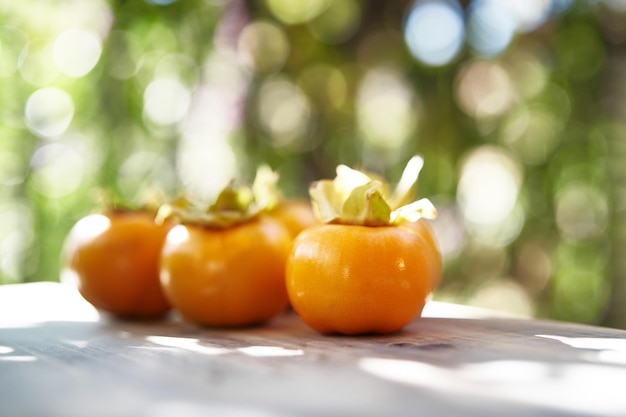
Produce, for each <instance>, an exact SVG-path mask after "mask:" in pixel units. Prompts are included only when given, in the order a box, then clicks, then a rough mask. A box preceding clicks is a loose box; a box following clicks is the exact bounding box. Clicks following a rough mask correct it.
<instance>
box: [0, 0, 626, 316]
mask: <svg viewBox="0 0 626 417" xmlns="http://www.w3.org/2000/svg"><path fill="white" fill-rule="evenodd" d="M0 9H2V16H3V20H2V23H0V100H1V101H2V104H3V105H2V106H0V216H2V217H1V218H2V222H0V284H1V283H7V282H26V281H36V280H42V279H50V280H56V279H58V275H59V274H58V271H59V270H60V264H59V259H60V258H59V253H58V251H59V248H60V247H61V243H62V241H63V240H64V238H65V234H66V233H67V231H68V230H69V229H70V227H71V226H72V224H73V223H74V222H75V221H76V220H78V219H79V218H81V217H83V216H84V215H85V214H86V213H89V212H92V211H94V209H96V208H98V204H99V203H98V202H97V201H96V200H95V199H94V195H98V193H97V192H95V191H96V190H101V189H104V190H106V193H107V194H108V195H109V196H110V197H111V199H112V200H113V201H115V202H116V203H120V204H122V205H125V204H127V205H130V206H136V205H137V204H140V199H141V198H142V196H143V195H145V192H146V190H148V189H159V191H161V192H162V193H163V194H164V195H165V198H169V197H173V196H176V195H179V194H180V193H189V194H190V196H191V197H192V198H194V199H198V200H201V201H203V202H211V201H213V199H214V198H215V197H216V196H217V194H218V193H219V192H220V191H221V189H222V188H223V187H224V186H225V185H226V184H228V183H229V182H230V181H231V180H233V179H234V178H243V179H248V178H250V177H251V175H253V173H254V171H255V169H256V167H257V166H258V165H259V164H261V163H267V164H269V165H270V166H271V167H272V168H274V169H277V170H278V171H279V173H280V181H279V186H280V188H281V191H282V192H283V193H284V195H285V196H286V197H299V198H306V197H307V188H308V186H309V184H310V183H311V182H312V181H315V180H318V179H321V178H329V177H332V175H333V174H334V169H335V167H336V165H338V164H347V165H350V166H355V167H364V168H366V169H368V170H371V171H372V172H377V173H380V174H381V175H385V176H387V177H388V178H389V179H391V180H393V179H394V178H399V177H400V175H401V170H402V167H403V166H404V164H405V163H406V161H407V160H408V159H409V158H410V156H411V155H415V154H420V155H422V156H424V159H425V165H424V170H423V172H422V174H421V175H420V180H419V186H418V189H417V191H416V195H415V197H416V198H421V197H428V198H430V199H431V200H432V201H433V202H434V204H435V205H436V207H437V208H438V212H439V217H438V218H437V219H434V220H432V221H430V224H431V225H432V226H433V230H434V232H435V234H436V236H437V239H438V244H439V247H440V249H441V252H442V254H443V260H444V265H443V279H442V281H441V285H440V287H439V288H438V289H437V291H435V293H434V297H435V299H440V300H444V301H454V302H462V303H470V304H474V305H480V306H483V307H491V308H497V309H504V310H507V311H513V312H517V313H522V314H531V315H536V316H541V317H548V318H559V319H565V320H574V321H581V322H590V323H596V324H597V323H599V324H606V325H610V326H613V327H621V328H626V307H624V306H626V279H625V278H624V277H626V261H624V260H623V259H622V257H620V254H621V253H622V252H623V251H624V250H626V228H624V227H623V226H622V225H623V224H626V214H625V213H626V210H624V207H626V203H625V202H626V169H624V160H625V159H626V146H625V145H624V137H626V126H625V124H624V120H626V105H625V104H624V103H625V102H624V100H623V97H624V95H625V94H626V59H625V58H624V54H623V51H622V49H623V45H624V42H626V29H625V28H626V13H625V11H626V2H624V1H622V0H597V1H582V2H573V1H571V0H529V1H513V0H503V1H497V0H466V1H460V0H410V1H406V2H380V1H374V0H304V1H298V2H292V1H287V0H263V1H259V2H245V1H235V2H232V1H225V0H208V1H200V2H183V1H175V0H163V1H161V0H158V1H152V0H149V1H148V0H145V1H139V2H107V1H106V0H72V1H65V2H55V1H52V0H40V1H36V2H18V1H14V2H10V1H5V2H3V4H2V6H0ZM503 300H505V301H507V302H504V301H503Z"/></svg>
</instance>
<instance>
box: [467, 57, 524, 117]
mask: <svg viewBox="0 0 626 417" xmlns="http://www.w3.org/2000/svg"><path fill="white" fill-rule="evenodd" d="M457 83H458V88H457V90H456V91H457V101H458V103H459V106H460V107H461V108H462V109H463V110H464V111H465V112H466V113H467V114H469V115H471V116H473V117H476V118H485V117H494V116H499V115H502V114H504V113H505V112H507V111H508V110H509V109H510V108H511V106H512V105H513V104H514V102H515V99H516V95H515V91H514V90H513V84H512V83H511V79H510V78H509V75H508V73H507V72H506V71H505V70H504V68H502V66H501V65H499V64H498V63H497V62H491V61H471V62H469V63H468V64H467V65H466V66H465V67H464V68H462V70H461V72H460V74H459V76H458V80H457Z"/></svg>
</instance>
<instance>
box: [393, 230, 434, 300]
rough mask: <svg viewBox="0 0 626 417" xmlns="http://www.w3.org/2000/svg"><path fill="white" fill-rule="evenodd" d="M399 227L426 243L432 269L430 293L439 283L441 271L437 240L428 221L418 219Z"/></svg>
mask: <svg viewBox="0 0 626 417" xmlns="http://www.w3.org/2000/svg"><path fill="white" fill-rule="evenodd" d="M401 227H404V228H407V229H409V230H411V231H412V232H414V233H417V234H418V235H420V236H421V237H422V238H423V239H424V240H425V241H426V243H427V246H428V252H429V257H430V258H431V259H432V265H431V266H432V267H431V271H430V273H429V276H430V277H431V279H430V281H431V284H430V291H431V292H433V291H434V290H435V289H436V288H437V286H438V285H439V282H440V281H441V273H442V269H443V265H442V264H443V261H442V258H441V252H440V251H439V245H438V244H437V240H436V239H435V234H434V232H433V229H432V227H431V226H430V225H429V224H428V221H427V220H426V219H419V220H418V221H416V222H407V223H404V224H403V225H402V226H401Z"/></svg>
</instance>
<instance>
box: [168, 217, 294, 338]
mask: <svg viewBox="0 0 626 417" xmlns="http://www.w3.org/2000/svg"><path fill="white" fill-rule="evenodd" d="M290 247H291V238H290V236H289V233H288V232H287V230H286V229H285V227H284V226H283V225H282V224H281V223H280V222H279V221H277V220H275V219H272V218H271V217H269V216H266V215H261V216H259V217H257V218H255V219H252V220H249V221H246V222H243V223H241V224H237V225H233V226H229V227H227V228H210V227H206V226H202V225H194V224H180V225H177V226H175V227H174V228H173V229H172V230H171V231H170V233H169V234H168V236H167V239H166V242H165V245H164V247H163V251H162V254H161V283H162V286H163V289H164V290H165V293H166V295H167V298H168V299H169V301H170V303H171V304H172V306H173V307H174V308H175V309H176V310H177V311H178V312H179V313H181V315H182V316H183V317H184V318H186V319H187V320H189V321H192V322H196V323H199V324H203V325H208V326H221V327H222V326H249V325H256V324H261V323H264V322H266V321H268V320H270V319H271V318H272V317H274V316H276V315H277V314H279V313H280V312H282V311H283V310H284V309H285V308H286V306H287V291H286V288H285V264H286V261H287V256H288V255H289V249H290Z"/></svg>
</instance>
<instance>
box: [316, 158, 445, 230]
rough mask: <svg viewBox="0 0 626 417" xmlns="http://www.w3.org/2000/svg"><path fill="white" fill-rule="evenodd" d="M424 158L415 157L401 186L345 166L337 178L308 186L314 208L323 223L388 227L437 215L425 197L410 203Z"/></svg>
mask: <svg viewBox="0 0 626 417" xmlns="http://www.w3.org/2000/svg"><path fill="white" fill-rule="evenodd" d="M423 165H424V160H423V159H422V158H421V157H419V156H414V157H413V158H411V160H410V161H409V162H408V164H407V166H406V168H405V169H404V172H403V174H402V177H401V179H400V181H399V182H398V185H397V186H396V188H395V189H394V190H393V192H392V193H391V195H390V193H389V187H388V186H387V185H386V184H385V183H384V182H383V181H382V180H380V179H379V178H376V177H375V176H373V175H369V174H366V173H364V172H361V171H357V170H355V169H352V168H349V167H347V166H345V165H339V166H338V167H337V176H336V177H335V179H334V180H321V181H317V182H315V183H313V184H312V185H311V187H310V189H309V194H310V195H311V201H312V204H313V209H314V211H315V213H316V215H317V216H318V217H319V218H320V220H321V221H323V222H324V223H338V224H354V225H362V226H389V225H394V224H401V223H405V222H416V221H418V220H419V219H421V218H429V219H432V218H435V217H436V216H437V210H436V209H435V207H434V206H433V204H432V203H431V202H430V201H429V200H428V199H426V198H423V199H421V200H418V201H414V202H411V199H412V197H413V195H414V194H415V189H416V187H417V179H418V177H419V173H420V171H421V169H422V167H423Z"/></svg>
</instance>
